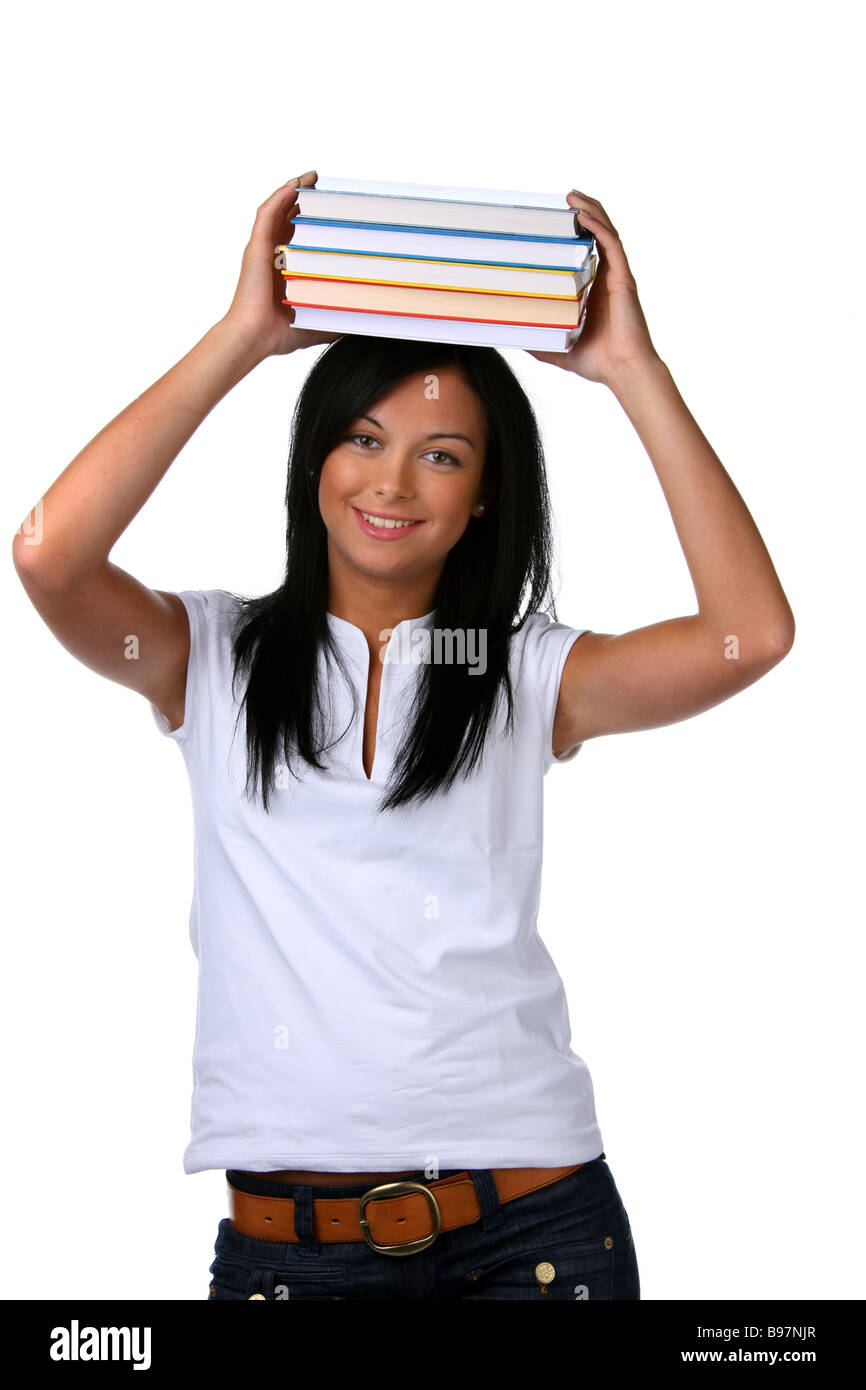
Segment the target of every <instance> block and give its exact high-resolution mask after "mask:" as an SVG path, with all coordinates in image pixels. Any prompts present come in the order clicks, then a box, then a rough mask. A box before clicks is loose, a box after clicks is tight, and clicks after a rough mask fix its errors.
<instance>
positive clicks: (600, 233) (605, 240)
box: [577, 208, 631, 278]
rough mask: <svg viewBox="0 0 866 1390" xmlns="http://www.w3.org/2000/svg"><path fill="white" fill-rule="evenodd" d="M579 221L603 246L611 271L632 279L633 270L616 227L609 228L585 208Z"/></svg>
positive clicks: (580, 213) (579, 214)
mask: <svg viewBox="0 0 866 1390" xmlns="http://www.w3.org/2000/svg"><path fill="white" fill-rule="evenodd" d="M577 219H578V221H579V222H580V224H581V226H582V227H585V228H586V230H587V231H588V232H592V235H593V236H594V237H595V239H596V241H597V242H598V243H599V245H600V246H601V249H602V251H603V253H604V257H605V260H606V261H607V264H608V267H609V269H610V270H616V271H619V272H620V273H621V274H622V275H626V276H628V277H629V278H631V268H630V266H629V263H628V260H627V258H626V254H625V248H624V247H623V244H622V242H621V241H620V239H619V232H618V231H617V230H616V228H615V227H609V226H608V225H607V223H606V222H602V220H601V218H600V217H596V216H595V215H594V214H593V213H591V212H587V211H586V210H585V209H584V208H581V210H580V211H579V212H578V214H577Z"/></svg>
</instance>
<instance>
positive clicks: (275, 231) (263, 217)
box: [250, 169, 319, 244]
mask: <svg viewBox="0 0 866 1390" xmlns="http://www.w3.org/2000/svg"><path fill="white" fill-rule="evenodd" d="M318 177H319V176H318V174H317V173H316V170H315V169H310V170H309V171H308V172H307V173H306V174H299V175H296V176H295V177H294V178H293V179H289V181H288V183H284V184H283V186H282V187H281V188H276V189H275V190H274V192H273V193H272V194H271V195H270V197H268V198H266V199H265V201H264V202H263V203H260V204H259V206H258V208H257V209H256V218H255V222H254V223H253V231H252V237H251V238H250V239H251V240H254V241H256V242H258V241H259V240H261V239H264V240H267V241H269V242H270V243H272V244H273V242H274V241H275V240H276V239H277V237H280V236H282V240H283V241H285V240H286V237H285V236H284V235H283V224H284V223H285V222H288V223H289V227H288V232H289V235H291V231H292V227H291V219H292V218H293V217H294V216H295V214H296V213H297V210H298V189H299V187H302V188H308V187H310V186H311V185H312V184H314V183H315V181H316V179H317V178H318Z"/></svg>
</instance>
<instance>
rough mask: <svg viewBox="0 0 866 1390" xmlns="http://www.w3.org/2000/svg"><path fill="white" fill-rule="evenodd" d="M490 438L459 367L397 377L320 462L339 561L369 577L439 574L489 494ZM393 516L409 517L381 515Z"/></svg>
mask: <svg viewBox="0 0 866 1390" xmlns="http://www.w3.org/2000/svg"><path fill="white" fill-rule="evenodd" d="M485 446H486V438H485V429H484V413H483V410H482V407H481V404H480V402H479V401H478V399H477V397H476V396H475V394H474V392H473V391H472V390H471V389H470V387H469V386H468V385H467V384H466V381H465V379H464V377H463V376H462V374H461V372H460V371H459V369H458V368H456V367H442V368H439V369H437V370H436V371H435V372H434V371H431V372H418V373H417V374H415V375H413V376H410V377H407V378H406V379H405V380H404V381H402V382H400V384H399V385H398V386H396V387H395V388H394V389H393V390H392V391H391V392H389V394H388V395H386V396H383V397H382V398H381V400H379V401H377V402H376V403H375V405H373V406H370V407H369V411H368V413H367V414H365V415H360V416H358V418H357V419H356V420H353V421H352V422H351V424H350V426H349V427H348V429H347V430H346V432H345V434H344V435H343V438H342V439H341V440H340V442H339V443H338V444H337V446H336V448H334V449H333V450H332V451H331V453H330V454H328V456H327V458H326V459H325V462H324V464H323V466H322V472H321V477H320V481H319V508H320V510H321V514H322V519H323V521H324V523H325V526H326V527H327V530H328V545H329V553H330V557H331V561H332V562H333V560H334V559H335V552H336V557H339V560H338V563H339V562H342V563H343V564H344V565H345V566H347V567H348V568H349V569H352V570H356V571H360V572H363V573H364V574H365V575H368V576H370V577H380V578H381V577H385V578H387V577H391V576H393V577H394V578H397V577H399V578H400V579H401V580H403V581H405V580H406V579H409V578H412V579H418V580H423V579H424V578H430V579H432V580H436V579H438V576H439V574H440V573H441V570H442V567H443V565H444V564H445V558H446V556H447V554H448V552H449V550H451V549H452V547H453V546H455V545H456V544H457V542H458V541H459V539H460V537H461V536H462V535H463V532H464V531H465V530H466V527H467V525H468V524H469V520H470V517H471V516H472V515H473V514H476V515H477V514H478V513H477V512H475V513H473V509H475V508H477V505H478V503H479V502H484V501H486V500H487V499H486V496H485V495H484V492H483V491H482V487H481V479H482V473H483V469H484V457H485ZM394 519H396V520H397V521H400V522H410V523H411V524H410V525H406V526H400V525H397V526H394V525H388V526H384V525H382V524H381V523H382V521H383V520H390V521H392V522H393V521H394ZM377 522H378V523H379V524H377Z"/></svg>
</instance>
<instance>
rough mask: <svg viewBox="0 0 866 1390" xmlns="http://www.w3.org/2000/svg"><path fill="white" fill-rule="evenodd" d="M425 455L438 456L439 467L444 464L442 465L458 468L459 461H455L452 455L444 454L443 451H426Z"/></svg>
mask: <svg viewBox="0 0 866 1390" xmlns="http://www.w3.org/2000/svg"><path fill="white" fill-rule="evenodd" d="M427 453H428V455H429V454H438V455H439V463H440V466H441V465H442V464H443V463H444V464H448V463H453V464H454V466H455V467H456V468H459V467H460V460H459V459H456V458H455V457H454V455H453V454H447V453H446V452H445V450H444V449H428V451H427Z"/></svg>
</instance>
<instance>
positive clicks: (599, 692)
mask: <svg viewBox="0 0 866 1390" xmlns="http://www.w3.org/2000/svg"><path fill="white" fill-rule="evenodd" d="M569 198H570V201H571V203H572V205H573V206H574V207H575V208H577V209H578V210H579V212H580V220H581V222H582V223H583V225H584V226H585V227H586V228H587V230H588V231H591V232H592V233H593V235H594V236H595V237H596V240H597V242H598V245H599V247H600V262H601V264H600V268H599V274H598V276H597V281H598V283H597V284H596V285H595V286H594V287H593V291H592V295H593V298H592V301H591V303H590V306H589V308H588V311H587V315H588V316H587V324H586V328H585V329H584V332H583V334H582V335H581V337H580V338H579V339H578V341H577V343H576V344H575V346H574V347H573V348H572V349H571V351H570V352H569V353H567V354H553V353H533V354H532V355H533V356H534V357H538V358H539V359H540V360H542V361H548V362H552V363H555V365H557V366H560V367H564V368H565V369H566V370H568V371H573V372H575V373H576V374H577V375H578V376H582V377H584V378H586V379H587V380H590V381H598V382H604V383H605V384H606V385H607V386H608V387H609V389H610V390H611V391H613V393H614V395H615V396H616V398H617V400H618V401H619V403H620V405H621V406H622V407H623V409H624V410H625V412H626V414H627V415H628V417H629V419H630V420H631V422H632V424H633V425H634V427H635V430H636V431H637V433H638V435H639V437H640V439H641V442H642V443H643V445H644V448H645V449H646V451H647V454H648V455H649V458H650V461H651V463H652V465H653V467H654V468H655V471H656V474H657V476H658V479H659V482H660V484H661V487H662V490H663V492H664V495H665V499H666V501H667V503H668V507H669V508H670V512H671V517H672V518H673V522H674V527H675V528H676V532H677V536H678V538H679V541H680V544H681V546H682V548H683V553H684V555H685V558H686V563H687V565H688V568H689V573H690V575H691V578H692V582H693V584H694V587H695V594H696V597H697V603H698V611H697V613H694V614H688V615H686V616H683V617H676V618H671V619H668V620H667V621H665V622H661V623H652V624H650V625H649V626H648V627H643V628H637V629H636V630H634V631H632V632H624V633H621V634H619V635H613V634H610V633H596V632H588V633H586V634H585V635H584V636H582V637H581V638H580V640H579V641H577V642H575V643H574V645H573V646H572V648H571V651H570V652H569V655H568V659H567V660H566V663H565V668H564V670H563V675H562V682H561V685H560V693H559V701H558V704H557V711H556V718H555V721H554V736H553V751H554V753H555V754H556V755H557V756H562V755H563V754H564V753H567V752H569V751H570V750H572V749H573V748H575V747H577V746H578V745H579V744H580V743H582V742H583V741H584V740H585V739H588V738H597V737H598V736H599V735H600V734H612V733H625V732H628V731H631V730H635V729H651V728H656V727H657V726H659V725H662V724H672V723H676V722H677V721H679V720H682V719H688V718H689V717H690V716H691V715H694V714H699V713H701V712H702V711H703V710H706V709H709V708H710V707H711V706H713V705H717V704H719V703H721V701H722V700H726V699H728V698H729V697H730V696H731V695H735V694H736V693H737V692H738V691H740V690H743V689H745V687H746V686H748V685H751V684H752V683H753V682H754V681H756V680H758V679H759V678H760V677H761V676H763V675H765V674H766V673H767V672H768V671H769V670H771V668H772V667H773V666H775V665H776V664H777V663H778V662H779V661H781V660H782V658H783V657H784V656H785V655H786V654H787V653H788V652H789V651H790V649H791V646H792V644H793V641H794V616H793V613H792V611H791V607H790V605H789V603H788V600H787V598H786V597H785V594H784V591H783V589H782V586H781V584H780V583H779V578H778V576H777V574H776V571H775V569H774V567H773V562H772V560H771V559H770V556H769V554H768V552H767V548H766V546H765V545H764V542H763V540H762V539H761V536H760V533H759V532H758V528H757V526H756V525H755V523H754V521H753V520H752V517H751V515H750V513H749V511H748V508H747V507H746V504H745V502H744V501H743V499H742V497H741V496H740V494H739V493H738V491H737V489H736V488H735V486H734V484H733V482H732V481H731V479H730V478H729V476H728V474H727V473H726V471H725V469H724V468H723V466H722V464H721V462H720V461H719V459H718V458H717V456H716V454H715V453H714V451H713V449H712V448H711V446H710V444H709V443H708V441H707V439H706V438H705V436H704V434H703V433H702V431H701V429H700V427H699V426H698V424H697V422H696V421H695V419H694V417H693V416H692V415H691V413H690V411H689V409H688V407H687V406H686V404H685V402H684V401H683V398H682V396H681V395H680V393H679V391H678V389H677V386H676V384H675V382H674V379H673V377H672V375H671V373H670V371H669V370H668V368H667V366H666V364H665V363H664V362H663V361H662V360H661V358H660V357H659V355H658V353H657V352H656V351H655V348H654V346H653V344H652V341H651V339H650V335H649V331H648V329H647V325H646V320H645V319H644V316H643V311H642V309H641V306H640V303H639V300H638V296H637V287H636V285H635V281H634V277H633V276H632V274H631V270H630V268H629V265H628V261H627V259H626V255H625V251H624V250H623V246H622V242H621V241H620V238H619V235H618V233H617V231H616V229H615V228H614V227H613V225H612V224H611V221H610V218H609V217H608V215H607V213H606V212H605V211H604V208H603V207H602V206H601V204H600V203H599V202H598V201H597V200H596V199H594V198H590V197H588V196H587V195H586V194H583V193H576V192H575V193H572V194H570V195H569Z"/></svg>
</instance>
